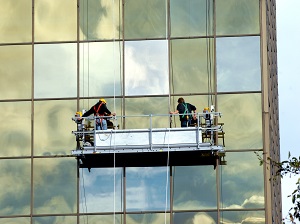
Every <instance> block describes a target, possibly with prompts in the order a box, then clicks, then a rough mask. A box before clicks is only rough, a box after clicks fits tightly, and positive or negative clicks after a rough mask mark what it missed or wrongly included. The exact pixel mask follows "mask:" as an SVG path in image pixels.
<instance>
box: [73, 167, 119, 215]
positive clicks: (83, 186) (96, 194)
mask: <svg viewBox="0 0 300 224" xmlns="http://www.w3.org/2000/svg"><path fill="white" fill-rule="evenodd" d="M79 172H80V183H79V184H80V199H79V200H80V204H79V206H80V212H81V213H85V212H87V213H90V212H121V211H123V209H122V208H123V198H122V197H123V194H122V191H123V190H122V188H123V179H122V174H123V172H122V169H121V168H115V169H114V168H102V169H92V172H89V170H88V169H80V171H79ZM89 221H90V218H89Z"/></svg>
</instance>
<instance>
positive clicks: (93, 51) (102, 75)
mask: <svg viewBox="0 0 300 224" xmlns="http://www.w3.org/2000/svg"><path fill="white" fill-rule="evenodd" d="M122 52H123V51H122V46H121V43H120V42H103V43H85V44H80V96H82V97H93V96H115V95H118V96H119V95H121V91H122V83H121V80H122V54H123V53H122ZM75 81H76V80H75Z"/></svg>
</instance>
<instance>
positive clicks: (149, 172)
mask: <svg viewBox="0 0 300 224" xmlns="http://www.w3.org/2000/svg"><path fill="white" fill-rule="evenodd" d="M166 164H167V161H166ZM169 173H170V172H169V168H168V167H135V168H130V167H129V168H127V169H126V210H127V211H151V210H156V211H157V210H161V211H165V210H169V209H170V202H169V201H170V199H169V191H170V183H169V180H170V178H169ZM166 198H168V199H167V201H168V202H167V204H166ZM133 223H134V222H133ZM145 223H147V222H145Z"/></svg>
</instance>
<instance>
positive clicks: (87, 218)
mask: <svg viewBox="0 0 300 224" xmlns="http://www.w3.org/2000/svg"><path fill="white" fill-rule="evenodd" d="M81 174H82V187H83V197H84V204H85V212H86V213H87V205H86V196H85V186H84V175H83V170H82V172H81ZM83 213H84V209H83ZM86 220H87V223H89V217H88V216H86ZM84 223H85V220H84Z"/></svg>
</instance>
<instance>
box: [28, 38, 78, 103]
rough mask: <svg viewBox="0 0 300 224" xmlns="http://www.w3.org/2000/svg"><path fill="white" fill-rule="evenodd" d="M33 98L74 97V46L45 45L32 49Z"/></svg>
mask: <svg viewBox="0 0 300 224" xmlns="http://www.w3.org/2000/svg"><path fill="white" fill-rule="evenodd" d="M34 56H35V57H34V60H35V63H34V71H35V73H34V81H35V85H34V97H35V98H52V97H75V96H76V90H77V78H76V74H77V65H76V61H77V58H76V44H73V43H72V44H46V45H36V46H35V48H34Z"/></svg>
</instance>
